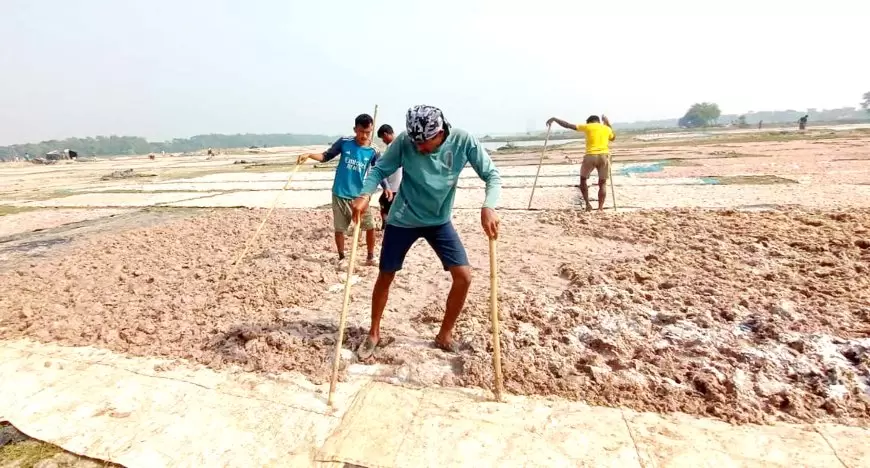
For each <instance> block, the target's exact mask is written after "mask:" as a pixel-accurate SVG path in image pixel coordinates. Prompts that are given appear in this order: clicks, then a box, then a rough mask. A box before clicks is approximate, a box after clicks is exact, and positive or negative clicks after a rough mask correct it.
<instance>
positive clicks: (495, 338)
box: [489, 238, 504, 401]
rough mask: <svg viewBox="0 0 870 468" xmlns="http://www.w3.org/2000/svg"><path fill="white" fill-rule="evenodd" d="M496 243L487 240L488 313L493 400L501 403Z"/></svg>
mask: <svg viewBox="0 0 870 468" xmlns="http://www.w3.org/2000/svg"><path fill="white" fill-rule="evenodd" d="M496 242H497V241H496V240H495V239H493V238H490V239H489V312H490V315H491V316H492V317H491V319H492V374H493V377H494V378H495V399H496V401H501V396H502V393H504V380H503V377H502V372H501V339H500V335H499V331H498V249H497V246H498V245H497V243H496Z"/></svg>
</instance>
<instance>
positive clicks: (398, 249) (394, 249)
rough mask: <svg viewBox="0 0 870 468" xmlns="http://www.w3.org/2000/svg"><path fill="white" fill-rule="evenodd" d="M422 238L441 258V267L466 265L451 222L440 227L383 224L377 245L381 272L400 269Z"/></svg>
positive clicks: (465, 257)
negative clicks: (382, 239) (380, 237)
mask: <svg viewBox="0 0 870 468" xmlns="http://www.w3.org/2000/svg"><path fill="white" fill-rule="evenodd" d="M421 237H422V238H423V239H426V242H428V243H429V245H431V246H432V250H434V251H435V253H436V254H438V258H440V259H441V265H442V266H444V270H448V269H449V268H450V267H455V266H468V255H466V254H465V247H463V246H462V241H461V240H459V234H457V233H456V229H453V223H447V224H442V225H440V226H427V227H417V228H403V227H398V226H393V225H391V224H387V227H386V229H384V241H383V244H382V245H381V261H380V264H381V272H383V273H395V272H397V271H399V270H401V269H402V264H403V263H404V262H405V255H407V253H408V250H410V249H411V246H412V245H414V242H417V239H419V238H421Z"/></svg>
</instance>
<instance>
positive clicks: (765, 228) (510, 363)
mask: <svg viewBox="0 0 870 468" xmlns="http://www.w3.org/2000/svg"><path fill="white" fill-rule="evenodd" d="M541 221H542V222H544V223H548V224H557V225H560V226H563V227H564V229H565V231H566V232H568V233H570V234H572V235H578V236H583V235H585V236H593V237H596V238H605V239H612V240H622V241H628V242H634V243H644V244H647V245H648V246H650V247H651V248H652V253H650V254H648V255H646V257H645V258H643V259H639V260H638V259H619V260H613V261H609V262H608V261H605V262H603V263H602V262H601V260H600V259H594V260H593V259H583V258H578V259H574V260H571V261H569V262H566V263H563V264H561V265H554V268H555V269H557V270H558V273H559V274H560V275H561V276H562V278H564V279H565V280H567V282H568V285H567V287H566V288H565V289H564V290H563V292H562V293H561V294H560V295H550V296H547V295H541V294H540V293H538V292H536V291H535V290H534V289H531V288H530V289H528V290H527V291H520V292H505V293H502V297H501V308H502V319H503V321H504V324H503V328H504V334H503V340H504V342H503V343H504V344H503V347H502V349H503V350H504V357H503V361H502V362H503V363H504V374H505V385H506V387H507V389H508V390H509V391H511V392H514V393H520V394H544V395H550V394H556V395H561V396H565V397H569V398H575V399H583V400H587V401H589V402H591V403H595V404H605V405H620V406H628V407H632V408H635V409H638V410H654V411H683V412H687V413H694V414H703V415H709V416H715V417H719V418H722V419H725V420H728V421H732V422H766V421H770V420H773V419H782V420H789V421H799V420H802V421H814V420H818V419H834V420H838V421H840V422H847V423H855V422H856V421H859V422H860V421H863V422H864V423H866V422H867V421H868V420H870V366H868V349H870V339H868V326H870V275H868V274H867V272H868V267H870V254H868V252H867V250H866V249H862V248H861V247H859V246H858V244H857V243H856V239H859V238H864V237H866V236H867V226H870V212H868V211H866V210H865V211H857V212H855V211H853V212H850V213H831V214H825V213H805V212H798V211H794V212H786V213H772V212H771V213H737V212H729V211H724V212H709V211H693V210H679V211H662V212H655V211H654V212H641V213H633V214H631V215H625V216H603V217H595V216H591V217H590V216H588V215H585V214H576V213H548V214H545V215H543V216H542V217H541ZM487 307H488V305H487V304H486V301H485V299H483V298H480V299H478V300H474V301H470V302H469V313H468V314H467V315H468V316H485V312H484V310H483V309H485V308H487ZM461 325H463V326H462V327H461V328H464V330H463V333H464V334H465V339H466V340H468V341H470V342H471V343H473V344H474V345H473V346H472V349H473V351H472V352H471V353H469V354H468V355H467V356H465V357H464V364H463V371H462V372H463V382H464V384H466V385H481V386H485V387H489V386H490V385H491V381H492V370H491V364H490V359H491V357H490V352H491V350H490V349H489V340H488V333H489V331H488V327H489V324H488V323H487V322H485V321H483V322H482V323H463V324H461Z"/></svg>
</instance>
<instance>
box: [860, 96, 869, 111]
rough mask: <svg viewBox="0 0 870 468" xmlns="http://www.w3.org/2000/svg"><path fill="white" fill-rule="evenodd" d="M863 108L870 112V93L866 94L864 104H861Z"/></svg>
mask: <svg viewBox="0 0 870 468" xmlns="http://www.w3.org/2000/svg"><path fill="white" fill-rule="evenodd" d="M861 107H863V108H864V110H866V111H867V112H870V91H867V92H866V93H864V102H862V103H861Z"/></svg>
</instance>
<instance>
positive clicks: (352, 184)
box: [323, 137, 379, 199]
mask: <svg viewBox="0 0 870 468" xmlns="http://www.w3.org/2000/svg"><path fill="white" fill-rule="evenodd" d="M336 156H341V159H340V160H339V161H338V169H337V170H336V171H335V179H333V181H332V193H333V194H335V196H337V197H340V198H346V199H353V198H356V197H358V196H359V195H360V192H361V191H362V186H363V180H365V177H366V171H367V170H368V167H369V166H374V165H375V162H377V160H378V156H379V154H378V150H377V148H375V147H372V146H360V145H359V143H357V142H356V139H354V138H353V137H344V138H339V139H338V140H336V141H335V143H333V144H332V146H331V147H330V148H329V149H328V150H326V151H324V152H323V162H327V161H331V160H332V159H335V157H336Z"/></svg>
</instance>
